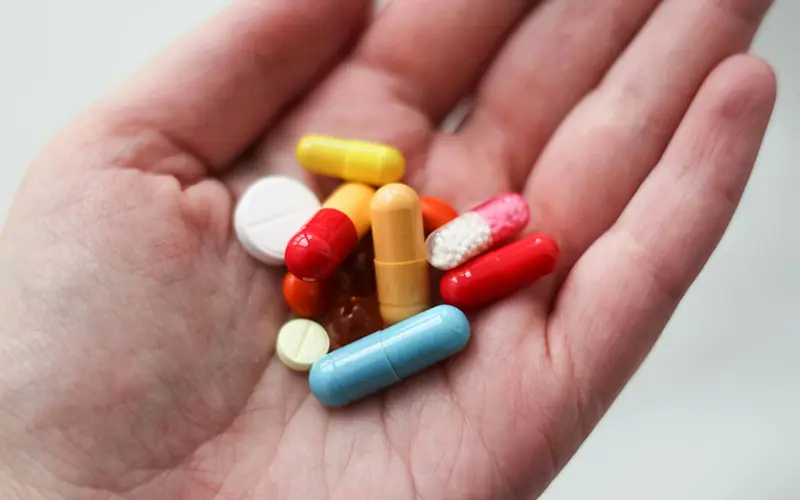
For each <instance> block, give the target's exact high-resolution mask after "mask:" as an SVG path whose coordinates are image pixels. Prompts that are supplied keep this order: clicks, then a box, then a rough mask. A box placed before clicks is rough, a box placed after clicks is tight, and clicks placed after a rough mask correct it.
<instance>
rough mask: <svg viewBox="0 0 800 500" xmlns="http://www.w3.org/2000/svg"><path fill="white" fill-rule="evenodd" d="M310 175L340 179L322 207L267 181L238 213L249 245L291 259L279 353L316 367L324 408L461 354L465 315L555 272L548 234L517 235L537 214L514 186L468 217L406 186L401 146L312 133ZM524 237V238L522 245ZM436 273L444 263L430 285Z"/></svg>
mask: <svg viewBox="0 0 800 500" xmlns="http://www.w3.org/2000/svg"><path fill="white" fill-rule="evenodd" d="M297 159H298V162H299V163H300V165H302V166H303V167H304V168H306V169H307V170H309V171H311V172H313V173H316V174H319V175H324V176H329V177H336V178H339V179H341V180H342V181H343V183H342V184H341V185H340V186H339V187H338V188H337V189H336V190H334V192H333V193H332V194H331V195H330V196H329V197H328V198H327V199H326V200H324V201H323V202H322V203H320V201H319V200H318V199H317V197H316V196H315V195H314V194H313V192H312V191H311V190H310V189H309V188H308V187H306V186H305V185H304V184H303V183H302V182H300V181H299V180H296V179H293V178H290V177H285V176H278V175H275V176H268V177H265V178H263V179H261V180H259V181H258V182H256V183H255V184H253V185H252V186H251V187H250V188H249V189H248V190H247V191H246V192H245V193H244V195H243V196H242V197H241V199H240V201H239V204H238V206H237V208H236V214H235V221H234V226H235V229H236V234H237V236H238V239H239V241H240V242H241V243H242V246H243V247H244V248H245V250H247V252H248V253H249V254H250V255H251V256H252V257H254V258H255V259H258V260H259V261H261V262H263V263H264V264H267V265H271V266H280V265H284V264H285V266H286V268H287V269H288V272H287V274H286V276H285V278H284V280H283V297H284V299H285V301H286V304H287V306H288V308H289V309H290V310H291V311H292V313H293V314H294V315H295V316H296V319H292V320H290V321H288V322H287V323H286V324H285V325H283V327H282V328H281V329H280V331H279V332H278V336H277V341H276V342H277V345H276V349H275V350H276V353H277V356H278V358H279V359H280V360H281V361H282V362H283V363H284V364H285V365H286V366H287V367H289V368H291V369H293V370H297V371H309V370H310V374H309V386H310V388H311V392H312V393H313V394H314V396H315V397H316V398H317V399H318V400H319V401H320V402H321V403H322V404H324V405H326V406H344V405H347V404H350V403H353V402H355V401H358V400H359V399H362V398H364V397H366V396H369V395H370V394H373V393H376V392H378V391H380V390H382V389H385V388H386V387H389V386H390V385H393V384H396V383H397V382H400V381H401V380H403V379H405V378H407V377H409V376H411V375H413V374H415V373H417V372H419V371H421V370H424V369H425V368H428V367H430V366H432V365H434V364H436V363H439V362H440V361H443V360H445V359H447V358H449V357H450V356H452V355H454V354H456V353H458V352H459V351H461V350H462V349H463V348H464V347H465V346H466V344H467V341H468V339H469V336H470V327H469V322H468V320H467V318H466V316H465V314H464V312H463V310H471V309H475V308H479V307H482V306H485V305H487V304H490V303H492V302H494V301H497V300H500V299H502V298H504V297H506V296H508V295H511V294H512V293H514V292H516V291H518V290H520V289H522V288H524V287H526V286H528V285H530V284H531V283H533V282H534V281H536V280H538V279H539V278H541V277H543V276H546V275H548V274H550V273H552V272H553V270H554V269H555V267H556V263H557V261H558V257H559V250H558V246H557V245H556V243H555V241H553V240H552V239H551V238H550V237H548V236H545V235H542V234H533V235H530V236H527V237H524V238H518V237H519V235H520V234H521V233H522V232H523V231H524V230H525V228H526V227H527V226H528V222H529V220H530V209H529V207H528V204H527V203H526V202H525V199H524V198H523V197H522V196H520V195H518V194H516V193H503V194H500V195H497V196H494V197H492V198H490V199H488V200H486V201H485V202H484V203H482V204H480V205H478V206H477V207H475V208H473V209H471V210H469V211H467V212H465V213H463V214H461V215H459V214H458V212H456V210H455V209H454V208H453V207H451V206H450V205H449V204H448V203H447V202H446V201H444V200H440V199H437V198H431V197H426V196H419V195H418V194H417V193H416V192H415V191H414V190H413V189H412V188H410V187H409V186H407V185H405V184H401V183H400V182H399V181H400V180H401V179H402V177H403V174H404V173H405V161H404V159H403V156H402V154H401V153H400V152H399V151H398V150H396V149H394V148H392V147H389V146H386V145H382V144H373V143H369V142H363V141H353V140H346V139H338V138H333V137H325V136H319V135H309V136H306V137H304V138H302V139H301V140H300V142H299V144H298V147H297ZM515 239H516V241H514V240H515ZM431 268H435V269H439V270H441V271H446V274H445V275H444V277H443V278H442V279H441V281H440V283H439V286H438V290H439V293H440V294H441V300H442V301H443V302H444V304H438V305H437V304H435V303H433V302H438V299H437V298H433V297H434V296H435V295H438V294H432V293H431V274H432V273H431Z"/></svg>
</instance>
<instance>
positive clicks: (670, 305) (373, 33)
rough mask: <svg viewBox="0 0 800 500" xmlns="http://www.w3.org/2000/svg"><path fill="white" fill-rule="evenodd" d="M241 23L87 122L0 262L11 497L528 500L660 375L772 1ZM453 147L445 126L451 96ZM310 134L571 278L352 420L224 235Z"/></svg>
mask: <svg viewBox="0 0 800 500" xmlns="http://www.w3.org/2000/svg"><path fill="white" fill-rule="evenodd" d="M368 4H369V2H368V1H366V0H270V1H264V0H242V1H239V2H237V3H235V4H234V5H233V6H231V7H230V8H228V9H227V10H226V11H225V12H224V13H222V14H221V15H220V16H218V17H217V18H215V19H213V20H212V21H210V22H209V23H208V24H206V25H205V26H203V27H202V28H200V29H198V30H197V31H196V32H194V33H193V34H191V35H190V36H189V37H188V38H187V39H185V40H183V41H182V42H180V43H179V44H178V45H177V46H175V47H174V48H172V49H171V50H170V51H169V52H168V53H167V54H165V55H163V56H162V57H160V58H159V59H158V60H157V61H155V62H154V63H153V64H152V65H151V66H149V67H148V68H146V69H145V70H144V71H143V72H142V73H140V74H138V75H137V76H136V77H135V78H133V79H132V80H131V81H130V82H129V83H128V84H126V85H125V86H123V87H122V88H121V89H118V90H116V91H115V92H113V93H112V94H111V95H109V96H108V97H107V98H105V99H104V100H102V101H101V102H100V103H98V104H97V105H96V106H95V107H93V108H92V109H90V110H88V111H87V112H86V113H85V114H83V115H82V116H81V117H80V118H78V119H77V120H76V121H75V122H74V123H73V124H72V125H71V126H70V127H69V128H67V129H66V130H65V131H64V132H63V133H62V134H60V135H59V136H58V137H57V138H55V139H54V140H53V142H52V143H51V144H50V145H48V146H47V147H46V149H45V150H44V151H43V152H42V153H41V155H40V156H39V157H38V159H37V160H36V161H35V163H34V164H33V165H32V167H31V168H30V171H29V175H28V176H27V178H26V181H25V182H24V184H23V186H22V188H21V190H20V192H19V196H18V198H17V200H16V202H15V204H14V206H13V208H12V211H11V213H10V215H9V218H8V221H7V223H6V226H5V229H4V232H3V234H2V237H0V317H2V327H0V366H2V369H0V497H2V498H5V499H16V498H24V499H26V500H35V499H38V498H48V499H88V500H94V499H126V500H133V499H154V498H159V499H161V498H164V499H183V498H186V499H192V500H211V499H264V498H303V499H311V498H313V499H318V498H319V499H324V498H342V499H349V498H378V497H380V498H387V499H406V498H426V499H427V498H431V499H447V498H459V499H462V498H481V499H482V498H499V499H513V498H532V497H535V496H537V495H538V494H539V493H541V492H542V491H543V490H544V489H545V488H546V486H547V485H548V483H549V482H550V481H551V480H552V479H553V477H554V476H555V475H556V474H557V473H558V472H559V470H560V469H561V468H562V467H563V466H564V465H565V463H566V462H567V461H568V460H569V458H570V457H571V456H572V454H573V453H574V452H575V450H576V449H577V447H578V446H579V445H580V444H581V442H582V441H583V440H584V439H585V438H586V436H587V435H588V434H589V432H590V431H591V430H592V428H593V427H594V426H595V424H596V423H597V422H598V420H599V419H600V418H601V417H602V416H603V414H604V412H605V411H606V410H607V408H608V407H609V405H610V404H611V403H612V401H613V400H614V398H615V397H616V396H617V394H618V393H619V391H620V390H621V388H622V387H623V386H624V384H625V383H626V381H627V380H628V379H629V377H630V376H631V375H632V374H633V372H634V371H635V370H636V368H637V367H638V365H639V364H640V363H641V361H642V360H643V358H644V357H645V356H646V355H647V353H648V351H649V350H650V348H651V347H652V345H653V343H654V342H655V341H656V340H657V338H658V336H659V334H660V332H661V331H662V329H663V328H664V326H665V324H666V323H667V321H668V320H669V318H670V316H671V314H672V313H673V312H674V310H675V308H676V306H677V305H678V303H679V301H680V299H681V298H682V296H683V295H684V293H685V292H686V290H687V288H688V287H689V286H690V285H691V283H692V281H693V280H694V279H695V278H696V277H697V275H698V273H699V272H700V271H701V268H702V267H703V265H704V263H705V262H706V260H707V259H708V257H709V256H710V254H711V253H712V251H713V250H714V248H715V246H716V245H717V243H718V241H719V239H720V237H721V236H722V234H723V232H724V230H725V228H726V226H727V225H728V223H729V221H730V219H731V217H732V215H733V213H734V210H735V208H736V206H737V204H738V201H739V198H740V196H741V195H742V192H743V190H744V187H745V184H746V182H747V179H748V177H749V174H750V171H751V169H752V167H753V163H754V161H755V159H756V156H757V153H758V150H759V147H760V144H761V140H762V137H763V134H764V130H765V128H766V126H767V123H768V121H769V116H770V114H771V111H772V107H773V103H774V99H775V92H776V90H775V86H776V84H775V78H774V76H773V73H772V71H771V70H770V68H769V66H768V65H767V64H766V63H764V62H762V61H759V60H757V59H755V58H753V57H751V56H747V55H741V54H742V53H744V52H746V51H747V49H748V46H749V44H750V42H751V40H752V37H753V35H754V33H755V32H756V30H757V28H758V26H759V24H760V22H761V19H762V16H763V15H764V14H765V12H766V10H767V9H768V7H769V4H770V2H769V1H765V0H663V1H661V2H659V1H657V0H637V1H632V0H596V1H592V2H587V1H585V0H550V1H543V2H539V3H537V2H530V1H528V2H526V1H522V0H502V1H497V0H491V1H490V0H447V1H437V2H432V1H429V0H395V2H393V3H392V4H391V5H390V6H389V7H388V8H387V9H386V10H385V11H382V12H381V13H380V14H378V15H376V16H375V17H372V15H371V14H370V12H369V5H368ZM467 95H471V96H473V97H474V99H473V104H474V108H473V111H472V113H471V114H470V116H469V117H468V118H467V120H466V121H465V123H464V124H463V126H462V127H461V128H460V129H459V130H457V131H456V132H450V133H444V132H438V131H437V128H438V124H439V123H440V122H441V120H442V119H443V118H444V117H445V116H446V115H447V114H448V112H449V111H450V110H451V109H452V108H453V106H454V105H455V104H456V103H457V102H458V101H459V100H460V99H461V98H463V97H464V96H467ZM306 133H330V134H335V135H338V136H353V137H360V138H363V139H367V140H375V141H381V142H387V143H390V144H393V145H395V146H397V147H399V148H400V149H401V150H402V151H403V152H404V154H405V155H406V156H407V160H408V170H409V172H408V175H407V182H408V183H409V184H410V185H412V186H413V187H415V188H417V189H418V190H419V191H420V192H421V193H425V194H427V195H430V196H436V197H440V198H442V199H444V200H447V201H449V202H451V203H452V204H453V205H454V206H455V207H456V208H458V209H460V210H463V209H466V208H468V207H470V206H472V205H474V204H476V203H478V202H480V201H482V200H484V199H485V198H487V197H488V196H490V195H492V194H495V193H497V192H500V191H506V190H518V191H520V192H522V193H523V194H524V195H525V196H526V197H527V199H528V200H529V202H530V204H531V208H532V214H533V220H532V223H531V230H536V231H537V232H544V233H548V234H551V235H552V236H554V237H555V238H556V239H557V241H558V242H559V244H560V246H561V249H562V253H563V259H562V261H561V263H560V266H559V269H558V271H557V273H555V274H554V275H553V276H551V277H549V278H547V279H545V280H542V281H540V282H538V283H537V284H535V285H534V286H532V287H531V288H529V289H527V290H524V291H522V292H520V293H518V294H516V295H514V296H513V297H510V298H508V299H506V300H504V301H502V302H500V303H497V304H494V305H492V306H491V307H488V308H486V309H485V310H483V311H480V312H476V313H474V314H472V316H471V321H472V326H473V336H472V340H471V341H470V344H469V345H468V347H467V349H466V350H465V351H464V352H463V353H462V354H461V355H459V356H457V357H456V358H454V359H452V360H450V361H449V362H447V363H445V364H443V365H441V366H438V367H436V368H433V369H431V370H429V371H427V372H425V373H424V374H421V375H419V376H417V377H414V378H413V379H411V380H408V381H407V382H405V383H403V384H401V385H400V386H398V387H395V388H393V389H391V390H389V391H387V392H385V393H384V394H382V395H381V396H379V397H373V398H370V399H368V400H366V401H364V402H362V403H360V404H357V405H354V406H352V407H350V408H347V409H344V410H337V411H329V410H326V409H324V408H323V407H322V406H320V404H319V403H318V402H316V401H315V399H314V398H313V397H311V396H310V395H309V392H308V386H307V381H306V379H305V377H303V376H302V375H298V374H295V373H292V372H290V371H289V370H287V369H286V368H285V367H284V366H283V365H281V363H280V362H279V361H277V360H276V358H275V357H274V337H275V333H276V331H277V329H278V327H279V326H280V325H281V324H282V323H283V322H284V320H285V319H286V317H287V310H286V308H285V307H284V306H283V304H282V301H281V299H280V297H281V289H280V287H281V280H282V278H283V274H282V272H281V271H279V270H275V269H268V268H265V267H262V266H260V265H258V264H257V263H255V262H254V261H253V260H252V259H250V258H249V257H248V256H247V255H246V254H245V253H244V252H243V250H242V249H241V248H240V246H239V245H238V244H237V242H236V239H235V236H234V235H233V234H232V230H231V215H232V209H233V207H234V205H235V201H236V198H237V197H238V196H239V195H240V194H241V193H242V190H243V189H244V188H245V187H246V186H247V185H248V184H249V183H251V182H252V181H253V180H254V179H256V178H258V177H259V176H263V175H266V174H270V173H278V172H280V173H290V174H292V175H295V176H299V177H301V178H304V179H306V180H307V181H308V182H309V184H310V185H311V186H313V187H314V188H315V189H317V190H318V192H319V194H320V195H324V194H325V193H326V192H328V191H329V190H330V188H331V187H332V186H333V183H332V182H329V181H320V180H318V179H312V178H310V177H308V176H307V175H306V174H305V173H303V172H301V171H299V170H298V168H297V166H296V165H295V163H294V161H293V160H292V149H293V145H294V143H295V142H296V140H297V139H298V137H300V136H301V135H303V134H306Z"/></svg>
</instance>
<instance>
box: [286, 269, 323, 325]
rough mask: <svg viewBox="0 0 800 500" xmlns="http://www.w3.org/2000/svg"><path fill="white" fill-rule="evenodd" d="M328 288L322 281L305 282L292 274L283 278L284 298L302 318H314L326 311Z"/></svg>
mask: <svg viewBox="0 0 800 500" xmlns="http://www.w3.org/2000/svg"><path fill="white" fill-rule="evenodd" d="M325 294H326V286H325V283H324V282H321V281H303V280H301V279H300V278H298V277H297V276H295V275H294V274H292V273H286V277H285V278H283V298H284V299H285V300H286V304H288V305H289V309H291V310H292V312H293V313H295V314H296V315H297V316H299V317H301V318H314V317H316V316H319V315H320V314H322V312H323V310H324V309H325Z"/></svg>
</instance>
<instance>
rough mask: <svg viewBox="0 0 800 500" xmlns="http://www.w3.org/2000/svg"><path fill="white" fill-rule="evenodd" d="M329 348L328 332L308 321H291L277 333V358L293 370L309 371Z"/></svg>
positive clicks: (315, 323) (317, 324)
mask: <svg viewBox="0 0 800 500" xmlns="http://www.w3.org/2000/svg"><path fill="white" fill-rule="evenodd" d="M330 346H331V339H330V337H328V332H326V331H325V328H323V327H322V325H320V324H319V323H317V322H315V321H311V320H310V319H293V320H291V321H289V322H288V323H286V324H285V325H283V327H281V330H280V332H278V348H277V351H278V357H279V358H280V360H281V361H282V362H283V364H285V365H286V366H288V367H289V368H291V369H293V370H297V371H308V370H310V369H311V365H313V364H314V362H315V361H317V360H318V359H320V358H322V357H323V356H325V355H326V354H328V349H330Z"/></svg>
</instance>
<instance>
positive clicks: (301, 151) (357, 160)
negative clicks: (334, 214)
mask: <svg viewBox="0 0 800 500" xmlns="http://www.w3.org/2000/svg"><path fill="white" fill-rule="evenodd" d="M297 161H298V162H300V165H302V166H303V167H304V168H306V169H307V170H309V171H311V172H314V173H315V174H319V175H326V176H330V177H338V178H340V179H344V180H345V181H350V182H362V183H364V184H371V185H374V186H382V185H384V184H390V183H392V182H397V181H399V180H400V179H401V178H402V177H403V174H404V173H405V165H406V164H405V159H404V158H403V155H402V154H401V153H400V151H398V150H397V149H395V148H393V147H391V146H386V145H384V144H376V143H372V142H366V141H355V140H346V139H337V138H335V137H327V136H324V135H307V136H305V137H303V138H302V139H301V140H300V142H299V143H298V145H297Z"/></svg>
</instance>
